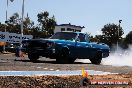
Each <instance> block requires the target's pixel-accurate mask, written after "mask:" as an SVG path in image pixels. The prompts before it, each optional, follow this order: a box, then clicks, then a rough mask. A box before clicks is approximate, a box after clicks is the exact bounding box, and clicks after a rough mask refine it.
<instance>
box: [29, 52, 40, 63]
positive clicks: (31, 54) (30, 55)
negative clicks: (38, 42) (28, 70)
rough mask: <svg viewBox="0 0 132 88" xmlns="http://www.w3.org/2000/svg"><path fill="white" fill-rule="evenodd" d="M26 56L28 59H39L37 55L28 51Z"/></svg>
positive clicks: (34, 60)
mask: <svg viewBox="0 0 132 88" xmlns="http://www.w3.org/2000/svg"><path fill="white" fill-rule="evenodd" d="M28 58H29V59H30V61H32V62H36V61H37V60H38V59H39V55H37V54H36V53H31V52H30V53H28Z"/></svg>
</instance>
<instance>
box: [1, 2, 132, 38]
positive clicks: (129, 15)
mask: <svg viewBox="0 0 132 88" xmlns="http://www.w3.org/2000/svg"><path fill="white" fill-rule="evenodd" d="M6 1H7V0H0V22H2V23H4V21H5V19H6V16H5V14H6V6H7V5H6ZM22 1H23V0H14V1H13V2H10V0H9V5H8V18H9V17H10V16H12V15H13V13H15V12H18V13H19V14H20V16H21V12H22V10H21V9H22ZM24 1H25V4H24V7H25V10H24V16H25V17H26V16H27V13H28V16H29V17H30V18H31V19H32V20H33V21H34V22H35V24H38V22H37V14H38V13H40V12H44V11H48V12H49V14H50V16H53V15H54V16H55V18H56V21H57V24H68V23H71V24H72V25H78V26H84V27H85V28H84V29H83V32H89V33H91V35H97V34H101V29H102V28H103V27H104V25H106V24H108V23H114V24H117V25H118V24H119V20H122V22H121V27H122V28H123V29H124V32H125V34H124V35H123V36H125V35H126V34H127V33H128V32H129V31H132V10H131V9H132V0H24Z"/></svg>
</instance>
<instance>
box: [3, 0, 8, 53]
mask: <svg viewBox="0 0 132 88" xmlns="http://www.w3.org/2000/svg"><path fill="white" fill-rule="evenodd" d="M7 20H8V0H6V20H5V32H6V28H7V25H6V24H7ZM5 43H6V41H5ZM3 52H5V44H4V46H3Z"/></svg>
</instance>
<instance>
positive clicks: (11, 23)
mask: <svg viewBox="0 0 132 88" xmlns="http://www.w3.org/2000/svg"><path fill="white" fill-rule="evenodd" d="M20 23H21V19H20V18H19V14H18V13H14V14H13V15H12V16H11V17H10V18H9V19H8V21H7V25H8V26H7V31H8V32H13V33H20Z"/></svg>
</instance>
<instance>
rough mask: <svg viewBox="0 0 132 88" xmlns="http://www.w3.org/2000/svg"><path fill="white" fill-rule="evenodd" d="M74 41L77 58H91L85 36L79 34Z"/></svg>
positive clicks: (89, 46)
mask: <svg viewBox="0 0 132 88" xmlns="http://www.w3.org/2000/svg"><path fill="white" fill-rule="evenodd" d="M77 40H78V41H76V49H77V56H78V58H89V57H90V56H91V50H92V48H91V45H90V43H89V42H87V41H86V37H85V34H82V33H80V34H79V36H78V39H77Z"/></svg>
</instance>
